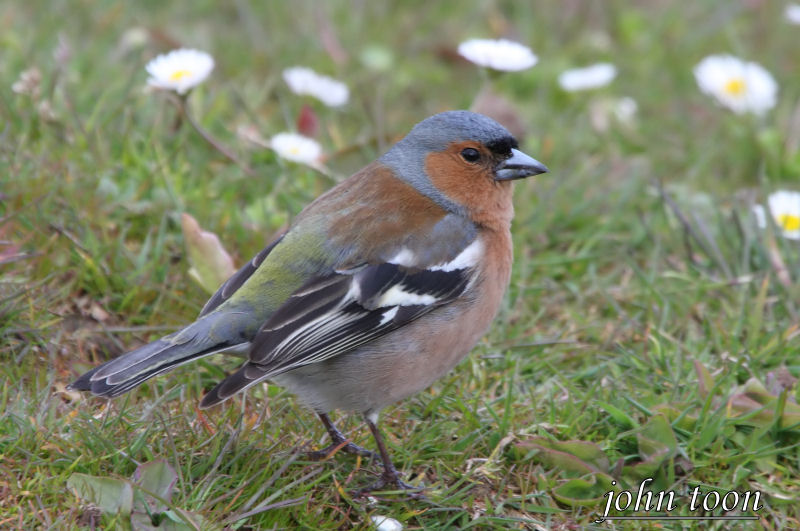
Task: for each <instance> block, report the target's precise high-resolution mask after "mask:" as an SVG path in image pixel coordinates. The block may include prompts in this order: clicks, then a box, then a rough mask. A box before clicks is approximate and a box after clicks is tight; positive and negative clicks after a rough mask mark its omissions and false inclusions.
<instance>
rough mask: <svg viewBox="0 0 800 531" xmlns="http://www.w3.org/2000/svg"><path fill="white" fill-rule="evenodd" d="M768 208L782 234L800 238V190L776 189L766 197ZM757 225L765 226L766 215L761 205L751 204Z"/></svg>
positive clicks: (792, 238) (787, 236)
mask: <svg viewBox="0 0 800 531" xmlns="http://www.w3.org/2000/svg"><path fill="white" fill-rule="evenodd" d="M767 208H769V212H770V215H771V216H772V220H773V222H774V223H775V226H776V227H778V228H779V229H781V232H783V235H784V236H785V237H786V238H789V239H790V240H800V192H791V191H788V190H778V191H777V192H774V193H771V194H769V197H767ZM753 213H754V214H755V216H756V222H757V223H758V226H759V227H761V228H762V229H763V228H766V227H767V224H768V223H767V215H766V212H765V210H764V207H763V206H761V205H754V206H753Z"/></svg>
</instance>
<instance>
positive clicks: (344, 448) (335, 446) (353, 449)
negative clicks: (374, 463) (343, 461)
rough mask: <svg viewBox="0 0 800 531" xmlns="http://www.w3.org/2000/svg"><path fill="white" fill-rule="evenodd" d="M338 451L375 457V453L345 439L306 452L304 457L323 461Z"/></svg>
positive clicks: (370, 457)
mask: <svg viewBox="0 0 800 531" xmlns="http://www.w3.org/2000/svg"><path fill="white" fill-rule="evenodd" d="M338 452H344V453H346V454H353V455H358V456H361V457H365V458H367V459H370V460H371V459H375V457H376V456H375V454H374V453H372V452H370V451H369V450H367V449H366V448H362V447H360V446H358V445H357V444H353V443H351V442H349V441H347V440H346V439H344V440H341V441H336V442H333V443H331V444H330V445H328V446H326V447H325V448H323V449H321V450H314V451H313V452H306V453H305V458H306V459H308V460H309V461H325V460H326V459H329V458H331V457H333V456H334V455H336V454H337V453H338Z"/></svg>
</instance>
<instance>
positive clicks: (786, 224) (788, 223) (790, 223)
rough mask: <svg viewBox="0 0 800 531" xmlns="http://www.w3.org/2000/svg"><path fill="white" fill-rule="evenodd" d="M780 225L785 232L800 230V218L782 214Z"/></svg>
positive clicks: (779, 218) (779, 217) (779, 220)
mask: <svg viewBox="0 0 800 531" xmlns="http://www.w3.org/2000/svg"><path fill="white" fill-rule="evenodd" d="M778 225H779V226H780V227H781V228H782V229H783V230H800V216H795V215H792V214H780V215H779V216H778Z"/></svg>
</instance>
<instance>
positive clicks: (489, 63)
mask: <svg viewBox="0 0 800 531" xmlns="http://www.w3.org/2000/svg"><path fill="white" fill-rule="evenodd" d="M458 53H459V54H460V55H461V56H462V57H463V58H464V59H466V60H468V61H470V62H472V63H475V64H476V65H478V66H485V67H488V68H493V69H495V70H503V71H506V72H516V71H519V70H526V69H528V68H530V67H532V66H533V65H535V64H536V63H537V62H538V61H539V58H538V57H536V55H534V53H533V52H532V51H531V49H530V48H528V47H527V46H525V45H524V44H520V43H518V42H514V41H509V40H506V39H499V40H494V39H470V40H467V41H464V42H462V43H461V44H459V45H458Z"/></svg>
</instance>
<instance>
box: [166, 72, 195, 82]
mask: <svg viewBox="0 0 800 531" xmlns="http://www.w3.org/2000/svg"><path fill="white" fill-rule="evenodd" d="M191 75H192V72H191V71H190V70H175V71H174V72H173V73H172V74H170V76H169V80H170V81H180V80H181V79H183V78H185V77H189V76H191Z"/></svg>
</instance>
